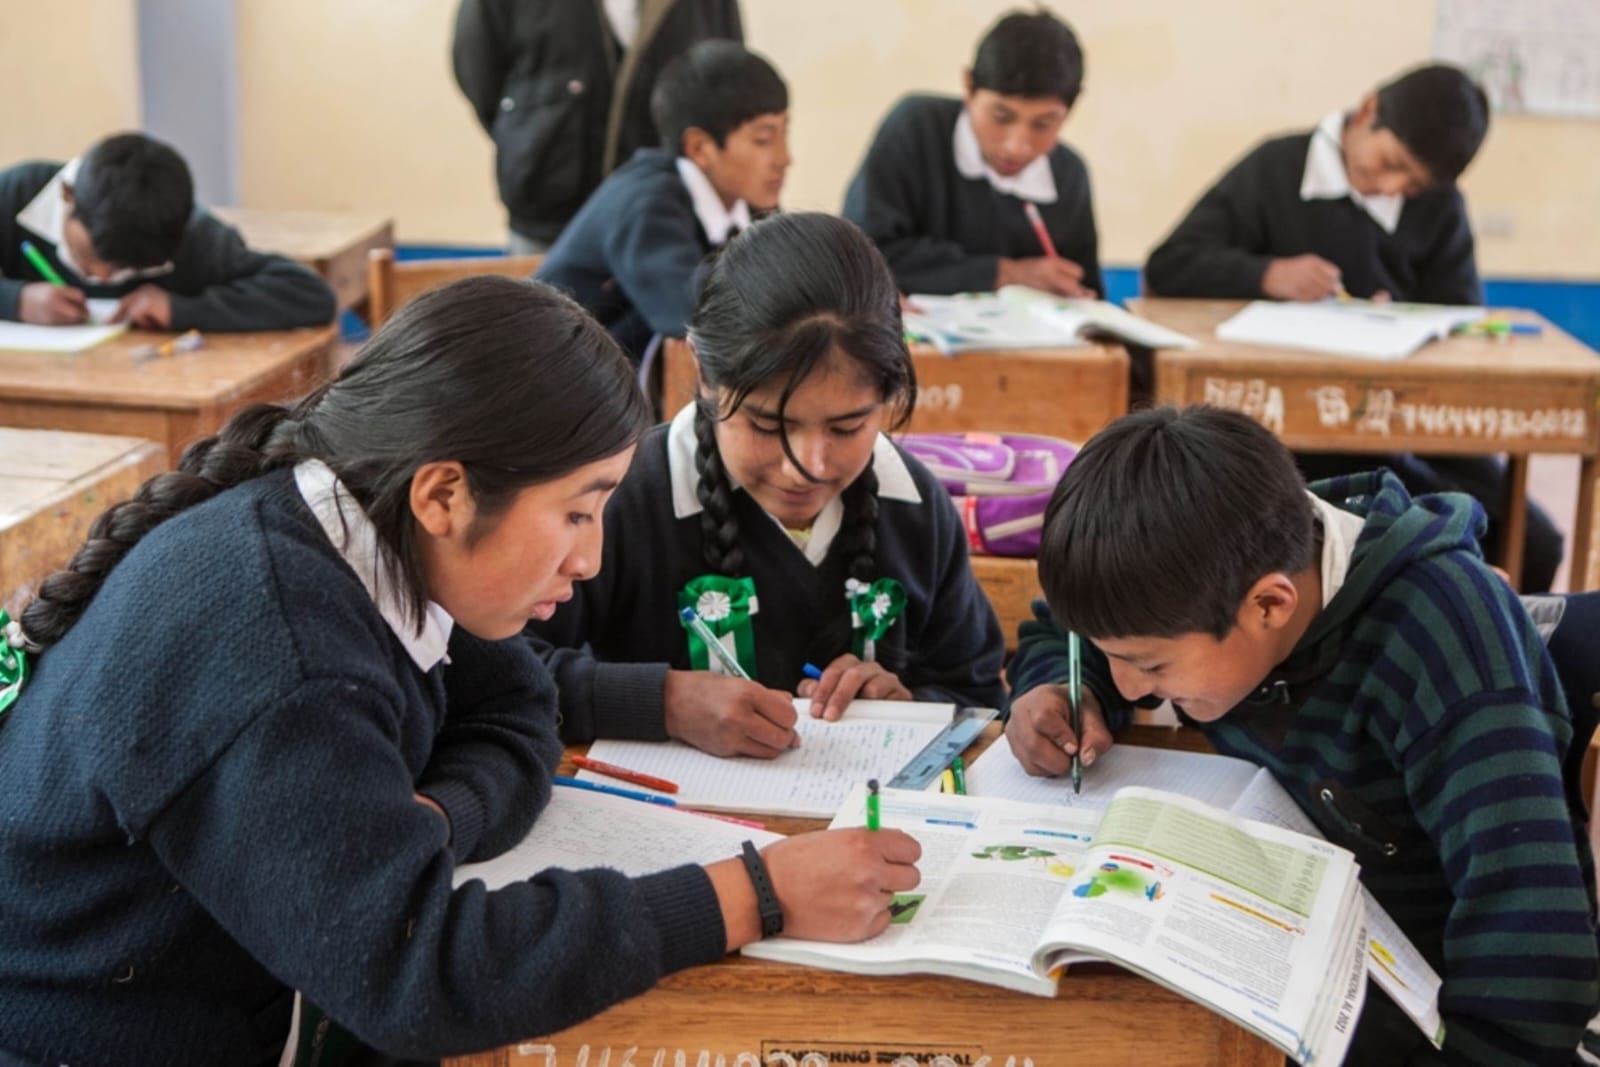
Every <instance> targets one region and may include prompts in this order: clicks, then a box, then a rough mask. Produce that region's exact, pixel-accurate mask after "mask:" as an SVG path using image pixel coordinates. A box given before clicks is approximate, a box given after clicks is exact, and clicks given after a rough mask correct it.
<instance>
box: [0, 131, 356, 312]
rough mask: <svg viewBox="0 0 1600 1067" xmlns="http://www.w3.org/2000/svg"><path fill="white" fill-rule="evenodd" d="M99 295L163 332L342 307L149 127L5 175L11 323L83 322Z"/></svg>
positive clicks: (0, 193) (4, 281)
mask: <svg viewBox="0 0 1600 1067" xmlns="http://www.w3.org/2000/svg"><path fill="white" fill-rule="evenodd" d="M23 242H27V243H28V245H29V247H30V248H31V249H32V254H31V255H30V254H29V253H28V252H27V251H25V250H24V247H23ZM41 264H42V265H41ZM90 297H106V298H118V299H119V303H118V305H117V309H116V313H115V315H114V317H113V321H117V322H128V323H130V324H131V325H134V326H140V327H145V328H148V329H155V330H189V329H196V330H210V331H229V330H284V329H289V328H292V327H296V326H320V325H323V324H324V323H328V322H332V321H333V317H334V313H335V310H336V308H335V300H334V295H333V290H331V289H329V288H328V285H327V283H326V282H324V281H323V280H322V279H321V278H319V277H317V276H316V275H315V274H313V273H312V272H311V271H309V270H307V269H306V268H305V267H302V266H300V265H299V264H297V263H294V262H292V261H291V260H288V259H286V258H284V257H282V256H274V255H264V254H262V253H260V252H252V251H251V250H250V249H249V248H247V247H245V243H244V241H243V240H242V239H241V238H240V237H239V234H238V231H236V230H234V229H233V228H232V227H231V226H228V225H226V224H224V223H222V222H220V221H218V220H217V219H216V218H214V217H213V216H212V215H211V214H210V213H209V212H207V211H206V210H205V208H203V207H200V206H199V205H197V204H196V203H195V202H194V183H193V181H192V180H191V178H190V176H189V167H188V165H187V164H185V163H184V161H183V157H182V156H180V155H178V153H177V152H176V151H174V150H173V149H172V148H170V147H169V146H167V145H165V144H162V143H161V142H160V141H156V140H154V139H152V138H149V137H146V136H144V135H143V134H138V133H123V134H117V135H114V136H112V137H107V138H106V139H105V140H103V141H100V142H99V143H97V144H95V145H94V146H93V147H91V148H90V149H89V150H88V151H87V152H85V153H84V154H83V155H82V156H81V157H79V158H78V159H74V160H71V161H70V162H68V163H66V164H61V163H44V162H35V163H21V164H18V165H17V166H14V167H11V168H10V169H9V170H5V171H0V319H10V320H13V321H20V322H30V323H35V324H38V325H45V326H65V325H72V324H75V323H82V322H85V321H87V319H88V314H89V312H88V306H87V304H86V300H87V299H88V298H90Z"/></svg>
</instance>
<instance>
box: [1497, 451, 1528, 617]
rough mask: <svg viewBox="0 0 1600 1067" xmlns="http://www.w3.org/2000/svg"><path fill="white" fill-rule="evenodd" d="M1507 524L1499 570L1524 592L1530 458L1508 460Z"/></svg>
mask: <svg viewBox="0 0 1600 1067" xmlns="http://www.w3.org/2000/svg"><path fill="white" fill-rule="evenodd" d="M1506 475H1507V479H1506V481H1507V484H1506V521H1505V526H1504V528H1503V529H1502V530H1501V531H1500V566H1502V567H1504V568H1505V571H1506V573H1507V574H1508V575H1510V576H1511V588H1513V589H1521V588H1522V547H1523V544H1524V543H1525V542H1526V541H1527V539H1528V456H1527V454H1526V453H1524V454H1521V455H1510V456H1507V457H1506Z"/></svg>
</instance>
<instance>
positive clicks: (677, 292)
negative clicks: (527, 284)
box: [534, 148, 750, 358]
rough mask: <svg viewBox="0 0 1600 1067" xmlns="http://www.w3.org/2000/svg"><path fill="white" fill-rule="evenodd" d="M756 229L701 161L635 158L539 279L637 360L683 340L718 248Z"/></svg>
mask: <svg viewBox="0 0 1600 1067" xmlns="http://www.w3.org/2000/svg"><path fill="white" fill-rule="evenodd" d="M749 225H750V207H749V205H748V204H746V203H745V202H744V201H743V200H738V201H735V202H734V204H733V206H732V207H728V206H725V205H724V204H723V203H722V199H721V198H720V197H719V196H718V195H717V191H716V189H715V188H713V187H712V185H711V179H709V178H707V177H706V176H705V173H704V172H703V171H701V170H700V168H699V167H697V166H695V164H694V163H693V161H691V160H689V159H687V158H685V157H683V156H674V155H672V154H671V153H668V152H664V151H661V150H660V149H655V148H645V149H641V150H639V151H638V152H636V153H634V156H633V158H632V159H630V160H628V162H627V163H625V164H623V165H622V166H621V167H619V168H617V170H616V171H614V172H613V173H612V174H611V176H610V177H609V178H607V179H606V180H605V181H604V182H603V183H601V185H600V188H599V189H596V190H595V194H594V195H593V196H592V197H590V198H589V201H588V203H586V204H584V205H583V209H582V210H581V211H579V212H578V214H577V217H575V218H574V219H573V220H572V222H571V223H570V224H569V225H568V226H567V228H566V229H565V230H563V231H562V232H561V237H560V239H559V240H558V241H556V243H555V247H553V248H552V249H550V254H549V255H548V256H546V257H545V260H544V262H543V263H542V264H541V265H540V267H539V270H538V273H537V274H535V275H534V277H536V278H538V279H539V280H540V281H542V282H549V283H550V284H551V285H554V286H556V287H557V288H560V289H564V290H566V291H567V292H568V293H570V294H571V295H572V297H573V298H574V299H575V300H577V301H578V303H580V304H582V305H583V306H584V307H585V308H587V309H588V310H589V312H590V313H591V314H593V315H594V317H595V318H597V319H599V320H600V323H601V325H603V326H605V327H606V328H607V329H608V330H610V331H611V334H612V336H614V337H616V338H617V340H618V341H620V342H621V343H622V346H623V347H624V348H625V349H627V350H628V352H630V353H631V354H632V355H633V356H634V357H635V358H638V357H639V356H641V355H642V354H643V353H644V350H645V348H646V347H647V346H648V344H649V341H650V338H651V336H652V335H654V334H660V335H662V336H666V337H682V336H683V335H684V333H685V331H686V330H687V329H688V326H689V319H690V317H691V316H692V315H693V314H694V304H695V299H696V298H697V297H698V296H699V290H700V284H701V282H703V281H704V278H703V276H702V272H701V271H700V270H699V269H698V268H699V267H700V264H701V261H702V260H704V259H705V257H706V255H707V254H708V253H710V252H711V251H712V250H713V249H716V248H720V247H722V245H723V244H725V243H726V242H727V240H728V239H729V238H730V237H732V236H733V235H734V234H735V233H737V232H739V231H740V230H742V229H745V228H746V227H748V226H749Z"/></svg>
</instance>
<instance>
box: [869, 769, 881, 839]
mask: <svg viewBox="0 0 1600 1067" xmlns="http://www.w3.org/2000/svg"><path fill="white" fill-rule="evenodd" d="M880 818H881V815H880V813H879V810H878V780H877V779H876V778H868V779H867V829H868V830H876V829H877V828H878V826H879V820H880Z"/></svg>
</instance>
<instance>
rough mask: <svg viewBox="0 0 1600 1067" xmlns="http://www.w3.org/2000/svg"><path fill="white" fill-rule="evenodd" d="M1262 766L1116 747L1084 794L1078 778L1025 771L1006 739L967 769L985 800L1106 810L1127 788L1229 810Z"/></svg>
mask: <svg viewBox="0 0 1600 1067" xmlns="http://www.w3.org/2000/svg"><path fill="white" fill-rule="evenodd" d="M1255 773H1256V767H1255V765H1254V764H1252V763H1247V762H1246V761H1244V760H1239V759H1233V758H1231V757H1228V756H1214V755H1210V754H1208V753H1202V752H1175V751H1173V750H1171V749H1165V748H1146V747H1142V746H1139V745H1115V746H1113V747H1112V748H1111V749H1110V750H1109V751H1107V752H1102V753H1101V754H1100V755H1099V756H1097V757H1096V758H1095V761H1094V766H1092V767H1085V768H1084V769H1083V792H1082V793H1078V794H1074V793H1073V792H1072V779H1071V778H1068V777H1065V776H1063V777H1061V778H1036V777H1034V776H1033V775H1031V774H1029V773H1028V772H1027V771H1025V770H1023V769H1022V764H1021V763H1018V762H1017V757H1016V755H1015V754H1014V753H1013V752H1012V751H1011V745H1010V744H1009V743H1007V742H1006V741H1005V739H1004V738H1002V739H1000V740H998V741H996V742H995V743H994V744H992V745H990V746H989V748H988V749H987V750H986V751H985V752H984V753H983V755H981V756H979V757H978V758H977V759H976V760H974V761H973V762H972V765H971V766H970V767H968V768H967V792H968V793H971V794H972V795H973V796H979V797H1004V798H1005V799H1007V800H1021V801H1025V802H1027V803H1030V804H1063V805H1066V806H1068V807H1080V808H1081V807H1087V808H1097V809H1098V808H1104V807H1105V806H1106V805H1107V804H1108V803H1110V802H1111V797H1112V794H1113V793H1115V792H1116V791H1117V790H1118V789H1121V788H1122V787H1123V786H1129V785H1142V786H1147V787H1149V788H1151V789H1162V790H1165V791H1167V792H1169V793H1180V794H1182V795H1183V796H1186V797H1193V798H1194V799H1196V800H1202V801H1204V802H1205V803H1207V804H1213V805H1215V806H1217V807H1219V808H1226V807H1228V806H1229V805H1230V804H1232V803H1233V802H1234V800H1236V799H1237V798H1238V797H1239V796H1240V794H1242V793H1243V792H1244V791H1245V790H1246V789H1247V788H1248V787H1249V785H1250V782H1251V780H1252V779H1253V778H1254V777H1255Z"/></svg>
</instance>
